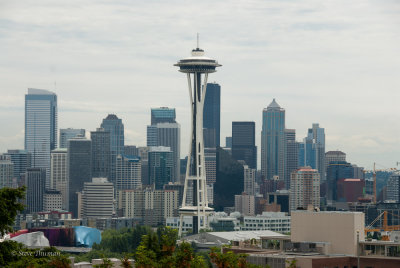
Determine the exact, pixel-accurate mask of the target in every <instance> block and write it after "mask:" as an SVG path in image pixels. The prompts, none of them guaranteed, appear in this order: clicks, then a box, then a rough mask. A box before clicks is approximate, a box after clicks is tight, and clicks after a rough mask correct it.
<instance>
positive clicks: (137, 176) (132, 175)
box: [115, 155, 142, 198]
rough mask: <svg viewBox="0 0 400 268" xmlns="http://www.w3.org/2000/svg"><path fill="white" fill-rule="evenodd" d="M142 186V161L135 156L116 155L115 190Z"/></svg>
mask: <svg viewBox="0 0 400 268" xmlns="http://www.w3.org/2000/svg"><path fill="white" fill-rule="evenodd" d="M141 186H142V163H141V161H140V158H139V157H137V156H131V155H129V156H127V155H118V156H117V166H116V176H115V188H116V189H115V191H116V195H117V198H118V192H119V190H132V189H139V188H140V187H141Z"/></svg>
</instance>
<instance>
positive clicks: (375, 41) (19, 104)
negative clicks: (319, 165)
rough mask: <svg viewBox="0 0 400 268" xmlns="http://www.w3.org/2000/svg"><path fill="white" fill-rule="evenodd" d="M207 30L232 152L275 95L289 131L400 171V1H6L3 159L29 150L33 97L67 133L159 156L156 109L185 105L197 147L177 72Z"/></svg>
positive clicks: (0, 22)
mask: <svg viewBox="0 0 400 268" xmlns="http://www.w3.org/2000/svg"><path fill="white" fill-rule="evenodd" d="M197 32H199V33H200V47H201V48H203V49H205V51H206V56H210V57H213V58H215V59H217V60H218V61H219V63H221V64H222V65H223V66H222V67H221V68H219V70H218V72H216V73H214V74H212V75H211V76H210V80H211V81H216V82H218V83H219V84H220V85H221V88H222V90H221V91H222V93H221V95H222V96H221V99H222V102H221V144H222V145H224V144H225V136H230V135H231V124H232V121H255V122H256V130H257V146H258V150H259V151H260V149H261V148H260V145H261V143H260V136H261V135H260V133H261V118H262V110H263V108H265V107H267V106H268V104H269V103H270V102H271V101H272V99H273V98H276V100H277V102H278V103H279V104H280V105H281V107H283V108H285V109H286V127H287V128H294V129H296V135H297V139H298V140H301V139H303V137H305V136H306V131H307V129H308V128H309V127H311V125H312V123H319V124H320V126H321V127H324V128H325V133H326V149H327V150H336V149H339V150H342V151H344V152H345V153H347V159H348V161H350V162H352V163H355V164H358V165H359V166H364V167H367V168H371V167H372V165H373V162H377V163H379V164H380V165H378V167H379V168H383V167H396V162H397V161H400V105H399V102H400V2H399V1H395V0H394V1H385V0H376V1H348V0H335V1H321V0H304V1H288V0H276V1H266V0H260V1H257V0H247V1H233V0H228V1H215V0H213V1H211V0H205V1H188V0H182V1H150V0H148V1H133V0H132V1H130V0H125V1H122V0H112V1H99V0H96V1H94V0H92V1H90V0H78V1H73V0H68V1H53V0H48V1H40V0H35V1H27V0H19V1H14V0H0V125H1V128H0V129H1V131H0V152H4V151H6V150H7V149H11V148H23V143H24V95H25V94H26V93H27V88H28V87H33V88H42V89H48V90H51V91H54V92H56V93H57V95H58V108H59V109H58V112H59V114H58V116H59V117H58V121H59V128H68V127H73V128H85V129H86V130H87V131H91V130H95V128H96V127H99V125H100V123H101V121H102V119H103V118H104V117H106V115H107V114H108V113H115V114H117V116H118V117H120V118H122V119H123V122H124V124H125V144H130V145H139V146H140V145H145V144H146V125H147V124H149V123H150V108H151V107H159V106H168V107H175V108H176V110H177V121H178V122H179V123H181V125H182V134H181V135H182V153H181V156H184V155H185V154H187V150H188V146H187V145H188V143H189V142H188V140H189V132H190V129H189V125H190V115H189V97H188V91H187V87H186V86H187V82H186V78H185V76H184V75H183V74H182V73H179V72H178V70H177V68H176V67H174V66H173V64H174V63H176V61H178V60H179V59H181V58H183V57H187V56H189V55H190V51H191V49H192V48H194V47H195V46H196V33H197Z"/></svg>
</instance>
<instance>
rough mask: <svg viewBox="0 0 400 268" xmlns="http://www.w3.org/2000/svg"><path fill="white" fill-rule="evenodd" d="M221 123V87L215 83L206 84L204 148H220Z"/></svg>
mask: <svg viewBox="0 0 400 268" xmlns="http://www.w3.org/2000/svg"><path fill="white" fill-rule="evenodd" d="M220 121H221V86H220V85H219V84H217V83H208V84H207V92H206V97H205V99H204V110H203V128H204V147H205V148H213V147H217V146H218V147H219V146H220V128H221V127H220V125H221V123H220Z"/></svg>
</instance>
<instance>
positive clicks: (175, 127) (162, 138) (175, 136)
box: [147, 107, 181, 182]
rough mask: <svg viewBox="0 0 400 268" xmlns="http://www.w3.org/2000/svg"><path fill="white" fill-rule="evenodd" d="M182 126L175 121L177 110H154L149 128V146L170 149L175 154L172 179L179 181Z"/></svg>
mask: <svg viewBox="0 0 400 268" xmlns="http://www.w3.org/2000/svg"><path fill="white" fill-rule="evenodd" d="M180 142H181V126H180V124H179V123H176V121H175V109H173V108H166V107H161V108H152V109H151V125H149V126H147V146H148V147H157V146H164V147H170V148H171V151H172V152H173V154H174V169H173V171H172V172H173V173H172V179H173V181H174V182H177V181H179V176H180V155H181V153H180V151H181V144H180Z"/></svg>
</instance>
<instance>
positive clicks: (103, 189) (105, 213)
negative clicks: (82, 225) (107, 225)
mask: <svg viewBox="0 0 400 268" xmlns="http://www.w3.org/2000/svg"><path fill="white" fill-rule="evenodd" d="M82 201H83V202H82V203H83V204H82V205H83V216H84V217H85V218H100V217H107V218H111V216H112V215H113V202H114V186H113V184H112V183H111V182H108V180H107V178H93V179H92V180H91V181H90V182H85V183H84V186H83V200H82Z"/></svg>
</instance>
